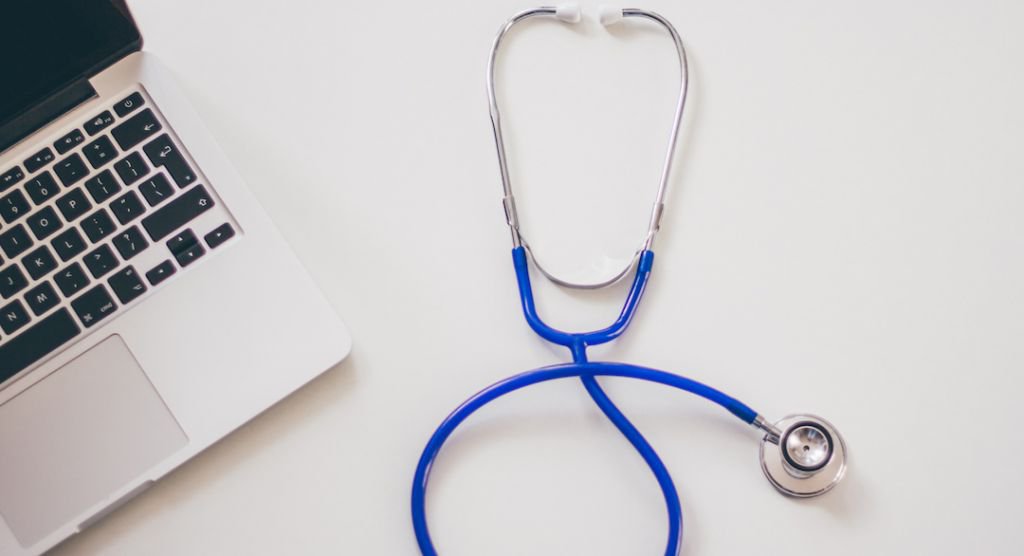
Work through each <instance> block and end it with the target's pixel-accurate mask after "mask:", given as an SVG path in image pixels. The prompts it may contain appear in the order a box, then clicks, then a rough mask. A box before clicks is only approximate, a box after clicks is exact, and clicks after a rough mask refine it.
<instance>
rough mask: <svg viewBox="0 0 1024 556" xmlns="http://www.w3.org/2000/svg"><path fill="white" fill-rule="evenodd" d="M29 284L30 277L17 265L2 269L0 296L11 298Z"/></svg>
mask: <svg viewBox="0 0 1024 556" xmlns="http://www.w3.org/2000/svg"><path fill="white" fill-rule="evenodd" d="M26 286H28V279H27V278H25V274H24V273H23V272H22V271H21V269H20V268H18V266H17V265H13V264H12V265H10V266H8V267H7V268H5V269H2V270H0V297H2V298H4V299H10V298H11V297H14V295H15V294H17V293H18V292H20V291H21V290H23V289H25V287H26Z"/></svg>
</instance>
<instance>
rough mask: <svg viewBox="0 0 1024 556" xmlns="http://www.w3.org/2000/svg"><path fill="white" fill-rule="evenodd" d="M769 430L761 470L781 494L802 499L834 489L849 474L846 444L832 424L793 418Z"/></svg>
mask: <svg viewBox="0 0 1024 556" xmlns="http://www.w3.org/2000/svg"><path fill="white" fill-rule="evenodd" d="M758 426H759V427H760V428H763V429H765V431H766V432H765V435H764V438H763V439H762V440H761V469H762V470H763V471H764V475H765V477H767V478H768V481H770V482H771V483H772V485H773V486H775V488H776V489H778V490H779V492H781V493H783V494H786V495H788V496H795V497H798V498H810V497H813V496H820V495H822V494H825V493H826V492H828V491H830V490H832V488H833V487H835V486H836V485H837V484H839V481H841V480H842V479H843V475H845V474H846V443H844V442H843V437H842V436H840V435H839V432H838V431H836V429H835V427H833V426H832V424H831V423H829V422H828V421H826V420H824V419H822V418H821V417H817V416H814V415H790V416H788V417H784V418H783V419H782V420H780V421H778V422H776V423H775V424H774V425H764V424H758Z"/></svg>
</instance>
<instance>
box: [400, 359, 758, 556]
mask: <svg viewBox="0 0 1024 556" xmlns="http://www.w3.org/2000/svg"><path fill="white" fill-rule="evenodd" d="M596 376H618V377H626V378H635V379H639V380H647V381H651V382H657V383H661V384H665V385H667V386H672V387H674V388H679V389H680V390H685V391H687V392H691V393H693V394H696V395H697V396H700V397H702V398H705V399H707V400H709V401H712V402H714V403H716V404H718V405H720V406H722V407H723V408H725V409H727V410H728V411H729V412H731V413H732V414H733V415H735V416H737V417H739V418H740V419H742V420H743V421H744V422H747V423H753V421H754V419H755V418H756V417H757V412H756V411H754V410H753V409H751V408H750V407H747V406H746V405H745V404H743V403H742V402H740V401H739V400H736V399H734V398H732V397H730V396H728V395H726V394H724V393H722V392H720V391H718V390H715V389H714V388H711V387H710V386H706V385H704V384H701V383H700V382H697V381H695V380H691V379H689V378H686V377H683V376H679V375H675V374H672V373H667V372H664V371H658V370H655V369H649V368H646V367H639V366H636V365H628V364H624V363H599V362H594V363H565V364H561V365H552V366H550V367H544V368H540V369H536V370H533V371H527V372H525V373H522V374H518V375H516V376H513V377H510V378H507V379H505V380H502V381H500V382H497V383H495V384H492V385H491V386H488V387H487V388H485V389H483V390H481V391H480V392H479V393H477V394H476V395H474V396H473V397H471V398H469V399H468V400H466V401H465V402H463V404H462V405H461V406H459V407H458V408H457V409H456V410H455V411H453V412H452V413H451V415H449V416H448V417H447V418H446V419H445V420H444V421H443V422H442V423H441V425H440V426H439V427H438V428H437V430H436V431H435V432H434V434H433V436H431V438H430V441H429V442H427V446H426V448H425V449H424V450H423V455H422V456H421V457H420V461H419V464H418V465H417V466H416V474H415V477H414V479H413V487H412V521H413V528H414V530H415V532H416V542H417V543H418V544H419V547H420V551H421V552H422V553H423V554H424V556H436V555H437V550H436V549H435V548H434V545H433V542H432V541H431V538H430V532H429V529H428V527H427V517H426V491H427V482H428V480H429V478H430V468H431V466H432V465H433V463H434V459H435V458H436V457H437V454H438V453H439V452H440V451H441V447H442V446H443V445H444V443H445V441H447V440H448V437H450V436H451V434H452V433H453V432H455V429H456V428H458V426H459V425H460V424H462V422H463V421H465V420H466V418H467V417H469V416H470V415H472V414H473V413H474V412H476V411H477V410H478V409H480V408H481V407H483V406H485V405H487V404H488V403H490V402H492V401H494V400H495V399H497V398H500V397H501V396H504V395H505V394H508V393H510V392H514V391H516V390H519V389H521V388H525V387H527V386H530V385H532V384H537V383H539V382H545V381H549V380H557V379H562V378H568V377H581V378H583V379H584V380H585V384H586V383H587V382H589V381H593V383H594V384H596V381H595V380H594V377H596ZM598 391H599V392H600V394H598V396H603V397H604V398H605V399H607V396H605V395H604V392H603V391H600V390H598ZM591 395H594V392H591ZM606 407H608V408H610V409H611V410H612V413H613V415H615V417H613V415H609V418H611V419H612V421H613V422H614V423H615V424H616V426H618V427H619V430H620V431H622V433H623V434H624V435H625V436H626V438H627V439H629V441H630V442H631V443H632V444H633V446H634V447H636V448H637V450H638V451H640V452H641V456H643V457H644V460H645V461H646V462H647V464H648V465H649V466H651V468H652V470H653V471H654V473H655V476H656V477H657V479H658V484H659V485H660V486H661V489H662V492H663V494H664V496H665V499H666V503H667V505H668V507H669V524H670V527H669V542H668V546H667V547H666V549H665V554H666V556H675V555H676V554H678V552H679V548H680V546H681V543H682V510H681V508H680V504H679V497H678V494H676V490H675V486H674V485H673V483H672V478H671V477H670V476H669V474H668V471H667V470H666V469H665V466H664V464H662V463H661V460H660V459H659V458H658V456H657V454H656V453H655V452H654V450H653V448H651V447H650V445H649V444H648V443H647V440H646V439H644V438H643V436H642V435H641V434H640V433H639V431H637V430H636V428H635V427H634V426H633V425H632V424H631V423H630V422H629V421H628V420H627V419H625V417H624V416H622V417H621V419H620V418H619V416H621V415H622V414H621V412H619V411H618V409H617V408H615V406H614V405H613V404H611V403H610V400H609V403H608V404H606V405H602V409H605V408H606ZM605 414H606V415H608V411H606V413H605Z"/></svg>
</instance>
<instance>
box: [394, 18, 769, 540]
mask: <svg viewBox="0 0 1024 556" xmlns="http://www.w3.org/2000/svg"><path fill="white" fill-rule="evenodd" d="M534 17H550V18H555V19H557V20H559V21H562V22H563V23H570V24H572V23H576V22H578V21H579V20H580V11H579V8H578V7H576V6H572V5H563V6H541V7H539V8H533V9H529V10H525V11H522V12H519V13H517V14H515V15H514V16H513V17H512V18H510V19H509V20H508V21H507V22H506V23H505V25H504V26H503V27H502V28H501V29H500V30H499V32H498V35H497V36H496V37H495V40H494V44H493V46H492V48H491V57H490V63H489V64H488V81H487V90H488V96H489V100H490V111H491V123H492V125H493V128H494V139H495V144H496V147H497V151H498V164H499V168H500V170H501V179H502V186H503V189H504V193H505V197H504V199H503V204H504V209H505V217H506V221H507V224H508V226H509V228H510V230H511V232H512V243H513V249H512V259H513V263H514V266H515V272H516V279H517V281H518V285H519V297H520V300H521V302H522V309H523V314H524V315H525V317H526V321H527V322H528V323H529V325H530V327H531V328H532V329H533V330H534V331H535V332H536V333H537V334H538V335H540V336H541V337H542V338H544V339H545V340H547V341H549V342H551V343H554V344H557V345H560V346H564V347H566V348H568V349H569V351H570V353H571V354H572V363H563V364H559V365H552V366H549V367H542V368H539V369H534V370H532V371H527V372H524V373H521V374H518V375H516V376H513V377H510V378H507V379H505V380H502V381H500V382H497V383H495V384H492V385H491V386H488V387H487V388H485V389H483V390H481V391H480V392H479V393H477V394H476V395H475V396H473V397H471V398H470V399H468V400H466V401H465V402H464V403H463V404H462V405H460V406H459V407H458V408H457V409H456V410H455V411H453V412H452V413H451V415H449V416H448V417H447V418H446V419H445V420H444V421H443V422H442V423H441V425H440V426H438V428H437V430H435V432H434V434H433V435H432V436H431V438H430V440H429V441H428V442H427V445H426V447H425V448H424V450H423V454H422V456H421V457H420V460H419V463H418V465H417V466H416V474H415V477H414V479H413V486H412V500H411V502H412V521H413V528H414V530H415V533H416V542H417V543H418V545H419V548H420V551H421V552H422V553H423V554H424V556H435V555H436V554H437V550H436V549H435V548H434V545H433V542H432V540H431V537H430V530H429V527H428V524H427V516H426V492H427V483H428V481H429V479H430V470H431V467H432V466H433V464H434V460H435V459H436V458H437V455H438V454H439V453H440V451H441V449H442V447H443V446H444V444H445V442H446V441H447V440H448V439H449V438H450V437H451V435H452V434H453V433H454V432H455V430H456V429H457V428H458V427H459V425H460V424H462V422H463V421H465V420H466V419H467V418H468V417H469V416H470V415H472V414H473V413H474V412H476V411H477V410H479V409H480V408H482V407H484V406H485V405H487V404H488V403H490V402H491V401H494V400H495V399H497V398H500V397H501V396H504V395H506V394H508V393H511V392H514V391H517V390H519V389H521V388H525V387H527V386H530V385H532V384H537V383H540V382H545V381H549V380H557V379H563V378H569V377H578V378H579V379H580V380H581V381H582V382H583V386H584V387H585V388H586V390H587V393H588V394H589V395H590V397H591V399H593V401H594V403H595V404H597V406H598V407H599V408H600V409H601V411H602V412H603V413H604V414H605V416H606V417H607V418H608V419H609V420H610V421H611V422H612V423H613V424H614V425H615V427H616V428H617V429H618V430H619V432H621V433H622V435H623V436H625V437H626V439H627V440H628V441H629V442H630V444H632V445H633V448H634V449H636V451H637V452H638V453H639V454H640V456H641V457H642V458H643V460H644V462H645V463H646V464H647V465H648V467H650V469H651V472H652V473H653V474H654V477H655V479H657V481H658V486H659V487H660V488H661V491H662V494H663V496H664V499H665V506H666V508H667V510H668V520H669V521H668V525H669V528H668V543H667V545H666V547H665V554H666V556H675V555H677V554H678V553H679V550H680V548H681V544H682V537H683V512H682V508H681V505H680V502H679V495H678V493H677V492H676V487H675V484H674V483H673V481H672V477H671V475H670V474H669V472H668V469H667V468H666V467H665V464H664V463H663V462H662V461H661V458H660V457H659V456H658V454H657V452H655V450H654V448H653V447H652V446H651V445H650V443H649V442H647V440H646V439H645V438H644V436H643V434H641V433H640V431H639V430H637V428H636V427H635V426H634V425H633V423H631V422H630V421H629V419H628V418H627V417H626V416H625V415H624V414H623V413H622V411H621V410H619V408H618V407H616V405H615V403H614V402H612V400H611V399H610V398H609V397H608V395H607V394H606V393H605V391H604V390H603V389H602V388H601V386H600V384H598V382H597V377H599V376H615V377H623V378H633V379H638V380H646V381H650V382H657V383H660V384H665V385H667V386H672V387H675V388H679V389H680V390H685V391H687V392H690V393H692V394H695V395H697V396H700V397H702V398H705V399H707V400H709V401H712V402H714V403H716V404H718V405H720V406H722V407H724V408H725V409H727V410H729V411H730V412H731V413H732V414H733V415H735V416H736V417H738V418H739V419H741V420H742V421H744V422H746V423H749V424H753V425H755V426H758V427H761V428H764V420H763V418H762V417H761V416H760V415H758V414H757V412H755V411H754V410H752V409H751V408H750V407H748V406H746V405H745V404H743V403H741V402H740V401H738V400H736V399H734V398H732V397H730V396H728V395H726V394H724V393H722V392H720V391H718V390H715V389H714V388H711V387H709V386H706V385H704V384H702V383H700V382H697V381H695V380H692V379H689V378H686V377H682V376H679V375H675V374H671V373H667V372H664V371H659V370H655V369H649V368H646V367H640V366H637V365H629V364H626V363H606V362H591V361H589V360H588V358H587V348H588V347H590V346H596V345H600V344H604V343H607V342H610V341H612V340H614V339H616V338H618V337H619V336H621V335H622V334H623V333H624V332H625V331H626V328H628V326H629V323H630V322H631V321H632V319H633V316H634V315H635V314H636V310H637V306H638V305H639V303H640V299H641V298H642V297H643V294H644V290H645V289H646V287H647V282H648V280H649V279H650V275H651V269H652V267H653V264H654V251H653V242H654V237H655V235H656V234H657V232H658V229H659V227H660V220H661V216H662V212H663V209H664V197H665V192H666V190H667V188H668V180H669V174H670V172H671V168H672V160H673V156H674V153H675V147H676V142H677V140H678V136H679V129H680V124H681V120H682V115H683V110H684V107H685V103H686V93H687V88H688V83H689V78H688V70H687V60H686V51H685V49H684V47H683V43H682V40H681V39H680V37H679V34H678V32H677V31H676V29H675V27H674V26H673V25H672V24H671V23H670V22H669V21H668V20H666V19H665V18H664V17H662V16H660V15H658V14H656V13H654V12H650V11H647V10H640V9H624V10H615V11H612V12H605V13H602V15H601V22H602V23H603V24H605V25H608V24H614V23H615V22H617V21H621V20H622V19H623V18H637V19H643V20H648V21H652V22H654V23H656V24H658V25H660V26H661V27H662V28H663V29H664V30H665V31H666V32H667V33H668V35H669V37H670V38H671V39H672V42H673V45H674V46H675V50H676V53H677V54H678V59H679V69H680V86H679V96H678V100H677V103H676V108H675V112H674V115H673V125H672V130H671V133H670V135H669V141H668V146H667V149H666V155H665V163H664V165H663V167H662V172H661V179H660V183H659V187H658V192H657V196H656V198H655V203H654V207H653V209H652V213H651V219H650V222H649V225H648V230H647V234H646V236H645V237H644V242H643V245H642V247H641V248H640V249H638V250H637V253H636V255H635V256H634V258H633V259H632V260H631V261H630V264H629V266H627V267H626V268H625V269H624V270H623V271H621V272H620V273H619V274H618V275H616V276H614V277H613V278H611V279H609V280H607V281H605V282H602V283H598V284H574V283H570V282H566V281H563V280H561V279H559V278H557V277H555V276H553V275H552V274H551V273H549V272H548V271H546V270H545V269H544V267H543V265H541V264H540V263H539V262H538V261H537V258H536V256H535V254H534V253H533V252H532V250H531V249H530V246H529V244H528V243H527V242H526V240H525V238H524V237H523V234H522V231H521V228H520V224H519V218H518V215H517V211H516V206H515V198H514V196H513V192H512V184H511V179H510V178H509V171H508V164H507V158H506V154H505V146H504V140H503V136H502V131H501V116H500V110H499V107H498V101H497V95H496V92H495V65H496V59H497V55H498V50H499V46H500V45H501V43H502V40H503V38H504V37H505V35H506V34H507V33H508V32H509V31H510V30H511V29H512V27H514V26H515V25H516V24H518V23H520V22H522V21H525V20H527V19H531V18H534ZM531 259H532V260H533V263H534V265H535V267H536V268H537V270H538V271H539V272H540V273H542V274H543V275H544V276H545V277H547V278H548V279H550V280H551V281H553V282H555V283H556V284H559V285H562V286H566V287H571V288H580V289H597V288H601V287H605V286H609V285H612V284H614V283H617V282H618V281H619V280H620V279H622V278H625V277H626V276H627V275H628V274H629V272H630V271H631V270H632V269H633V268H635V269H636V271H635V274H634V277H633V283H632V286H631V287H630V289H629V292H628V294H627V296H626V301H625V303H624V305H623V308H622V311H621V312H620V314H619V316H618V318H617V319H616V320H615V322H614V323H613V324H612V325H611V326H608V327H607V328H604V329H601V330H596V331H593V332H585V333H569V332H563V331H560V330H557V329H555V328H552V327H550V326H548V325H547V324H545V323H544V321H543V320H542V319H541V318H540V316H539V315H538V314H537V308H536V305H535V304H534V298H533V289H532V286H531V284H530V265H529V260H531Z"/></svg>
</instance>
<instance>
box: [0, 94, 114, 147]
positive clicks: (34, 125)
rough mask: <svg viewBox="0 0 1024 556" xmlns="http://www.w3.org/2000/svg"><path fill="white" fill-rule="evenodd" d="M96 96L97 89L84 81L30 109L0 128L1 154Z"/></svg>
mask: <svg viewBox="0 0 1024 556" xmlns="http://www.w3.org/2000/svg"><path fill="white" fill-rule="evenodd" d="M95 96H96V89H93V87H92V85H90V84H89V80H88V79H83V80H81V81H78V82H77V83H74V84H72V85H71V86H69V87H65V88H64V89H62V90H61V91H60V92H58V93H57V94H55V95H52V96H50V97H49V98H47V99H46V100H44V101H42V102H40V103H39V104H36V105H35V106H33V107H32V108H29V109H28V110H26V111H25V112H23V113H21V114H19V115H18V116H16V117H15V118H14V119H13V120H11V121H10V122H8V123H7V124H5V125H4V126H3V127H0V153H2V152H3V151H6V150H7V149H9V148H11V147H12V146H14V145H15V144H17V143H18V141H21V140H22V139H24V138H26V137H28V136H29V135H32V134H33V133H35V132H36V131H38V130H40V129H42V128H43V127H45V126H46V125H47V124H49V123H50V122H52V121H54V120H56V119H57V118H59V117H61V116H63V115H64V114H66V113H68V112H70V111H71V110H72V109H74V108H75V107H76V106H78V105H80V104H82V103H83V102H85V101H87V100H89V99H91V98H93V97H95Z"/></svg>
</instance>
